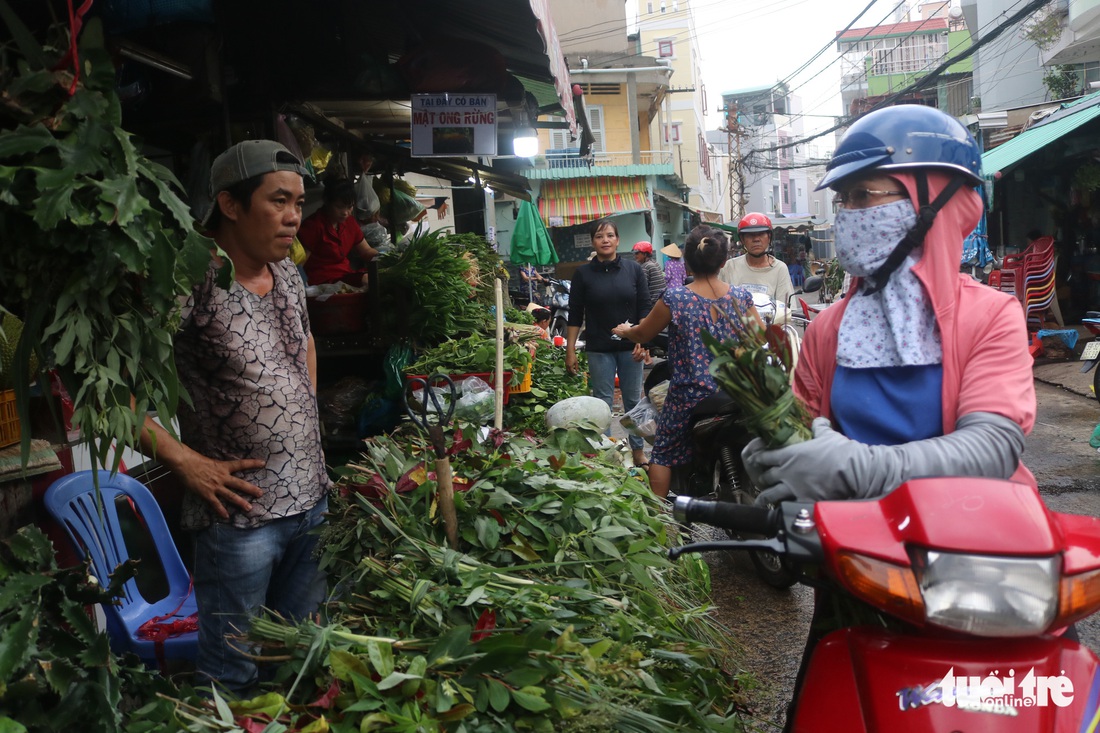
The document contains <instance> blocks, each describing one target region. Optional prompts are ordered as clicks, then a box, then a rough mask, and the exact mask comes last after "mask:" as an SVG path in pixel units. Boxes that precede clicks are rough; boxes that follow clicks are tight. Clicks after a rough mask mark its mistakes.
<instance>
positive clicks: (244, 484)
mask: <svg viewBox="0 0 1100 733" xmlns="http://www.w3.org/2000/svg"><path fill="white" fill-rule="evenodd" d="M264 465H266V464H265V462H264V461H261V460H260V459H258V458H243V459H240V460H236V461H216V460H214V459H212V458H207V457H205V456H202V455H199V454H197V453H195V454H193V456H192V457H191V458H190V460H189V461H188V462H187V464H186V465H184V466H181V467H180V469H179V470H178V471H177V472H176V475H178V476H179V477H180V478H181V479H182V480H183V483H184V485H185V486H186V487H187V488H188V489H190V490H191V491H194V492H195V493H196V494H198V495H199V496H200V497H202V499H203V501H205V502H206V503H207V504H209V505H210V506H211V507H212V508H213V510H214V513H215V514H217V515H218V516H219V517H221V518H222V519H229V511H228V509H226V505H233V506H236V507H237V508H238V509H240V510H241V511H245V512H247V511H250V510H251V509H252V504H251V503H250V502H249V501H248V498H247V497H252V498H254V499H258V498H260V497H261V496H263V494H264V491H263V489H261V488H260V487H259V486H256V485H255V484H251V483H249V482H248V481H245V480H244V479H243V478H240V477H238V476H234V475H233V474H235V473H237V472H238V471H251V470H255V469H258V468H263V467H264Z"/></svg>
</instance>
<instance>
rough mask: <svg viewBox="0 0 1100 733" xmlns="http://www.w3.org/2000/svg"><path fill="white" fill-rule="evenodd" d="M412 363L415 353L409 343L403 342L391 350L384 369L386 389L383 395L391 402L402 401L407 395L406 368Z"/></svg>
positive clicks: (388, 352)
mask: <svg viewBox="0 0 1100 733" xmlns="http://www.w3.org/2000/svg"><path fill="white" fill-rule="evenodd" d="M412 363H413V352H412V348H410V347H409V345H408V343H406V342H401V343H398V344H394V345H393V346H391V347H390V348H389V351H387V352H386V358H385V363H384V365H383V367H382V369H383V371H384V372H385V374H386V389H385V390H384V391H383V392H382V394H384V395H385V396H386V397H389V398H390V399H391V400H396V399H401V397H402V395H403V394H404V393H405V367H407V366H408V365H409V364H412Z"/></svg>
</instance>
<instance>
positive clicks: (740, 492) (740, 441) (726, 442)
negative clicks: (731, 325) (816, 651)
mask: <svg viewBox="0 0 1100 733" xmlns="http://www.w3.org/2000/svg"><path fill="white" fill-rule="evenodd" d="M821 283H822V279H821V278H820V277H816V276H815V277H810V278H807V279H806V282H805V284H804V286H803V289H801V290H798V291H796V292H795V293H794V295H797V294H799V293H803V292H814V291H816V290H817V289H819V288H820V287H821ZM806 288H809V290H806ZM766 297H767V296H765V298H766ZM792 297H793V295H792ZM768 305H769V306H770V310H769V311H768V312H767V313H766V314H762V316H763V317H764V319H765V321H766V322H768V323H771V321H772V320H774V319H775V313H776V310H777V309H776V308H775V301H773V300H771V299H768ZM789 305H790V304H789V299H788V303H787V306H788V308H787V312H790V308H789ZM758 310H759V309H758ZM784 320H786V319H784ZM785 328H786V329H790V331H792V332H793V333H790V334H788V338H793V339H795V340H794V341H793V342H792V344H793V346H794V349H793V350H794V351H796V352H797V348H798V344H799V343H800V338H799V335H798V333H797V331H795V330H794V327H793V326H791V325H790V324H789V323H788V324H787V325H786V327H785ZM654 342H655V343H656V344H657V345H660V346H665V347H667V343H668V336H667V334H665V333H662V334H660V335H659V336H658V337H657V338H656V339H655V340H654ZM671 377H672V368H671V365H670V364H669V363H668V361H667V360H666V361H661V362H658V363H657V364H655V365H654V366H653V368H652V369H651V370H650V372H649V375H648V376H647V377H646V380H645V385H644V389H645V394H646V395H647V396H648V395H649V393H650V392H651V391H652V389H653V388H654V387H655V386H657V385H658V384H660V383H661V382H663V381H665V380H667V379H670V378H671ZM689 425H690V430H691V440H692V448H693V456H694V457H693V460H692V462H691V463H690V464H689V465H687V466H676V467H674V468H673V469H672V479H671V484H670V490H671V491H672V492H673V493H675V494H678V495H684V496H713V497H715V498H717V499H719V500H721V501H724V502H732V503H734V504H746V505H751V504H752V503H753V502H754V501H755V500H756V497H757V495H758V494H759V493H760V492H759V490H758V489H757V488H756V487H755V486H753V484H752V481H751V480H750V479H749V476H748V473H747V472H746V471H745V466H744V464H743V463H742V462H741V450H742V449H743V448H744V447H745V445H746V444H747V443H748V442H749V441H750V440H752V435H750V434H749V433H748V431H747V430H745V428H744V426H743V425H742V423H741V412H740V410H739V409H738V405H737V403H736V402H734V400H733V399H732V398H730V397H729V395H727V394H726V393H725V392H721V391H719V392H718V393H716V394H714V395H711V396H710V397H707V398H706V399H704V400H703V401H702V402H700V403H699V404H697V405H696V406H695V408H694V409H692V411H691V418H690V420H689ZM730 536H731V538H733V539H744V538H745V537H744V535H742V534H740V533H736V532H735V533H733V534H731V535H730ZM749 558H750V559H751V560H752V563H753V567H754V568H755V569H756V572H757V575H758V576H759V577H760V579H761V580H763V581H764V582H765V583H767V584H768V585H770V586H772V587H774V588H781V589H782V588H789V587H791V586H792V585H794V583H795V582H796V580H797V576H796V575H795V573H794V571H793V569H792V568H791V567H790V564H789V563H787V562H785V561H784V560H783V559H782V558H780V557H779V556H778V555H776V554H775V553H773V552H770V551H768V550H753V551H751V552H750V554H749Z"/></svg>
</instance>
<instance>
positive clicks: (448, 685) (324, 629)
mask: <svg viewBox="0 0 1100 733" xmlns="http://www.w3.org/2000/svg"><path fill="white" fill-rule="evenodd" d="M455 441H456V445H455V446H454V448H453V456H452V460H453V462H454V465H455V471H456V477H457V478H465V479H467V480H468V481H470V482H471V485H470V487H469V489H468V490H466V491H463V492H459V493H457V495H456V497H455V502H456V505H457V510H458V516H459V523H460V528H461V530H460V536H461V542H460V547H459V548H458V550H457V551H455V550H452V549H450V548H449V547H448V546H447V543H446V538H445V534H444V530H443V527H442V524H441V521H440V518H439V513H438V506H437V503H436V498H435V497H436V484H435V481H434V480H433V479H432V475H431V474H430V473H427V472H425V471H424V468H425V462H426V461H427V462H428V463H430V457H431V454H430V450H429V446H428V445H427V444H425V443H424V442H423V441H421V440H420V439H418V438H414V437H410V436H405V437H402V438H393V437H391V438H378V439H372V440H370V441H368V444H367V450H366V453H365V454H364V456H363V459H362V461H361V462H360V463H358V464H351V465H349V466H347V467H346V468H345V469H344V470H343V474H344V475H343V478H342V480H341V485H342V486H343V487H344V488H345V489H346V490H347V492H348V493H347V498H345V499H334V500H333V503H332V505H331V510H332V512H333V517H332V519H331V522H330V523H329V525H328V526H327V528H326V529H325V531H324V537H323V542H322V547H323V548H324V550H323V556H322V563H323V565H324V567H325V568H326V569H327V570H328V572H329V573H330V576H331V577H332V578H334V579H335V580H336V581H337V583H336V586H335V592H334V596H333V600H331V602H330V603H329V604H328V608H327V611H328V621H327V623H326V624H324V625H318V624H315V623H312V622H306V623H303V624H300V625H298V626H291V625H288V624H286V623H283V622H279V621H276V620H270V619H269V620H265V621H262V622H260V623H258V624H255V625H254V626H253V628H252V631H251V639H252V641H253V642H254V643H258V644H260V645H262V646H261V650H260V654H261V656H267V657H268V658H270V659H272V660H279V661H281V666H280V667H279V669H278V672H277V674H276V679H277V681H278V682H279V683H280V688H279V689H280V690H281V692H280V693H279V694H278V695H275V696H271V695H268V696H264V697H261V698H257V701H255V702H254V703H250V702H247V701H246V702H245V703H243V705H245V706H248V705H250V704H252V705H254V706H255V707H261V706H264V705H265V704H266V707H265V709H264V711H263V713H262V714H259V715H258V716H257V718H256V722H257V724H264V723H266V722H267V721H270V720H273V719H274V720H277V721H278V725H279V726H280V727H279V728H278V730H280V731H285V730H295V731H305V730H321V729H322V728H320V727H314V728H311V727H310V726H319V721H322V720H323V721H324V723H323V724H324V726H325V728H323V729H324V730H329V731H333V732H334V733H351V732H352V731H356V732H357V731H378V732H380V733H390V732H397V731H444V730H445V731H449V732H451V733H501V732H505V733H508V732H511V731H545V732H546V733H551V732H552V731H629V732H640V731H653V732H657V731H660V732H661V733H666V732H667V731H731V730H737V729H739V722H738V714H737V706H738V704H739V703H740V702H743V700H742V697H741V693H740V690H739V687H738V678H737V677H736V676H735V673H736V670H735V668H734V667H733V665H732V662H731V659H730V656H729V649H728V644H729V643H730V641H729V639H730V637H731V635H730V632H729V631H728V630H727V629H725V628H722V627H719V626H718V625H716V624H715V623H714V622H713V620H712V619H711V618H710V617H709V612H708V609H707V607H706V605H705V604H706V597H707V594H708V591H709V575H708V573H707V568H706V565H705V564H704V563H703V561H702V560H701V559H700V558H699V557H698V556H692V557H685V558H682V559H681V560H680V561H679V562H677V563H671V562H670V561H669V560H668V558H667V549H668V547H669V544H670V541H671V537H672V535H673V534H674V533H675V531H676V530H675V527H674V525H672V524H671V523H670V521H669V520H668V518H667V514H665V513H664V512H663V511H662V509H661V506H660V504H659V501H658V500H657V499H655V498H654V497H653V495H652V494H651V493H650V491H649V488H648V486H647V485H646V484H645V483H644V482H643V481H642V480H641V479H640V478H638V477H637V476H636V475H634V474H632V473H630V472H629V471H627V470H625V469H622V468H619V467H615V466H612V465H607V464H605V463H603V462H602V461H600V460H599V459H598V458H585V457H584V456H582V455H580V454H574V455H566V454H562V453H561V452H559V451H557V450H555V449H551V448H549V447H547V446H545V445H543V444H541V443H539V442H536V441H532V440H529V439H526V438H518V437H510V436H507V435H505V434H502V433H492V434H491V435H490V436H489V437H488V438H487V440H486V443H485V444H479V443H478V442H477V438H476V432H475V431H474V430H473V429H468V430H465V431H463V432H460V433H456V435H455ZM409 477H415V479H414V481H413V483H414V484H418V485H416V486H415V488H413V489H412V490H411V491H407V492H406V493H398V491H397V489H398V486H399V485H400V483H401V482H403V481H404V482H406V483H407V482H408V480H409ZM379 482H381V483H382V484H383V485H384V486H385V487H386V489H387V490H385V491H383V492H382V497H381V499H378V498H375V499H369V498H367V496H363V495H360V494H358V493H357V492H356V487H357V486H361V485H365V484H368V483H373V484H375V485H377V484H378V483H379ZM371 495H372V496H377V494H376V493H373V492H372V493H371ZM240 710H241V707H240V706H238V707H235V708H234V711H235V712H238V713H239V711H240ZM192 730H200V728H198V727H193V728H192ZM201 730H221V729H220V728H216V727H214V726H213V725H211V726H210V727H209V728H201Z"/></svg>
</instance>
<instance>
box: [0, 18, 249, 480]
mask: <svg viewBox="0 0 1100 733" xmlns="http://www.w3.org/2000/svg"><path fill="white" fill-rule="evenodd" d="M9 15H10V17H6V18H5V19H6V20H7V21H8V23H9V24H11V25H12V26H13V28H12V30H13V33H12V35H13V37H14V38H15V39H16V40H17V42H18V48H19V54H20V55H21V58H19V59H18V60H17V62H16V63H12V64H10V65H8V66H7V67H6V68H4V67H0V96H2V97H3V98H4V100H5V103H4V105H3V110H4V112H3V115H2V116H0V125H2V129H0V242H3V244H2V245H0V311H3V310H7V311H10V312H12V313H15V314H16V315H18V316H20V317H21V318H22V319H23V321H24V327H23V332H22V336H21V338H20V340H19V344H18V347H17V354H16V358H15V361H14V364H15V367H14V368H15V370H16V372H17V373H16V374H14V375H13V380H12V381H13V383H14V384H15V388H16V393H17V402H18V405H19V412H20V418H21V421H22V422H23V423H24V424H29V420H28V411H27V406H28V404H29V393H28V388H27V385H28V383H29V381H30V380H29V378H28V375H27V374H25V373H19V372H20V371H21V370H25V369H26V365H27V364H28V363H30V360H29V355H30V354H31V352H32V351H33V352H35V353H37V355H38V357H39V361H40V362H41V364H42V365H43V367H44V368H46V369H52V370H54V371H55V372H56V374H57V375H58V376H59V378H60V380H61V382H62V384H64V386H65V388H66V389H67V390H68V392H69V394H70V395H71V397H72V400H73V406H74V411H73V418H72V421H73V424H74V426H78V427H79V428H80V430H81V433H82V436H83V438H84V440H86V441H87V442H88V443H89V448H90V449H91V451H92V454H93V455H94V456H96V457H97V458H98V460H99V462H100V463H101V464H104V463H106V462H108V459H109V453H110V451H111V449H112V444H114V445H116V446H117V447H118V448H123V447H130V448H133V447H134V446H135V444H136V442H137V435H138V428H139V427H140V426H141V424H142V421H143V420H144V417H145V414H146V412H147V411H148V410H152V409H155V410H156V411H157V412H158V414H159V415H160V416H161V419H162V420H163V422H164V424H165V425H168V424H170V422H171V417H172V415H174V414H175V411H176V406H177V402H178V399H179V396H180V388H179V383H178V380H177V376H176V372H175V362H174V360H173V359H172V333H173V332H174V331H175V329H176V326H177V325H178V318H179V314H178V307H177V303H178V299H179V298H180V296H183V295H186V294H187V293H189V292H190V290H191V285H192V284H193V283H194V282H195V281H196V280H197V279H199V278H201V277H202V276H203V274H204V272H205V270H206V268H207V266H208V265H209V263H210V249H211V246H212V242H210V241H209V240H206V239H203V238H202V237H201V236H200V235H199V234H198V232H197V231H196V230H195V229H194V226H193V219H192V217H191V215H190V213H189V211H188V208H187V205H186V204H184V203H183V201H182V200H181V199H180V198H179V196H178V195H177V191H180V190H182V188H181V186H180V185H179V182H178V181H177V180H176V179H175V177H174V176H173V175H172V174H171V172H169V171H168V170H167V169H166V168H164V167H163V166H161V165H159V164H157V163H154V162H153V161H151V160H149V159H148V158H146V157H145V156H143V155H142V154H141V153H140V152H139V146H138V144H137V143H136V141H135V140H134V138H133V137H132V136H131V135H130V134H129V133H128V132H126V131H125V130H123V129H122V127H121V117H122V113H121V108H120V104H119V99H118V96H117V95H116V93H115V86H116V78H115V68H114V65H113V64H112V62H111V59H110V57H109V55H108V52H107V50H106V49H105V48H104V44H103V36H102V33H101V31H100V25H99V22H98V21H91V22H90V23H89V24H88V25H87V26H86V27H85V29H84V31H83V33H82V34H81V36H80V44H79V59H80V69H81V75H80V78H79V81H78V82H75V83H74V79H73V75H72V73H71V70H72V66H71V65H65V66H62V67H59V64H58V61H59V59H60V58H61V57H62V55H63V54H64V52H65V51H66V50H67V49H68V37H67V32H59V33H58V36H57V37H56V38H55V39H53V40H54V41H55V42H54V43H53V44H52V45H50V44H49V43H48V44H47V45H45V46H43V45H40V44H39V43H38V41H37V40H36V39H35V38H34V37H33V36H32V34H31V33H30V32H29V31H28V30H27V29H26V28H25V27H23V26H22V25H21V24H20V23H19V21H18V18H16V17H15V16H14V14H9ZM13 48H14V47H11V46H9V47H8V48H6V49H5V54H6V55H5V59H6V60H8V61H13V62H14V61H16V58H15V57H16V56H17V54H16V53H15V52H14V51H13ZM225 270H226V271H225V275H226V276H227V277H228V276H229V275H230V272H229V270H228V268H225ZM131 396H133V397H134V398H135V399H136V407H131V402H130V400H131ZM23 435H24V438H23V441H24V455H26V454H27V453H28V451H29V440H30V431H24V432H23ZM121 455H122V451H121V450H118V451H115V458H114V464H115V467H116V468H117V463H118V460H119V459H120V457H121Z"/></svg>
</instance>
